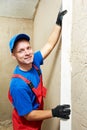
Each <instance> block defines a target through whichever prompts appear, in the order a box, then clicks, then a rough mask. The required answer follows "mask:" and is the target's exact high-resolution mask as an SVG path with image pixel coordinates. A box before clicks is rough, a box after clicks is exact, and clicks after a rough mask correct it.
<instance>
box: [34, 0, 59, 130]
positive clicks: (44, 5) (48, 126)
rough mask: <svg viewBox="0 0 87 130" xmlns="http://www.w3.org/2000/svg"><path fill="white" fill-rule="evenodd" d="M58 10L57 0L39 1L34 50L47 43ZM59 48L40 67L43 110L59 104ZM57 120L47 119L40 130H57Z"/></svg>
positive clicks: (35, 20) (35, 23)
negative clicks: (43, 96) (43, 95)
mask: <svg viewBox="0 0 87 130" xmlns="http://www.w3.org/2000/svg"><path fill="white" fill-rule="evenodd" d="M59 8H60V1H58V0H55V1H54V0H51V1H50V0H41V1H40V4H39V7H38V10H37V13H36V16H35V19H34V39H33V40H34V42H33V43H34V50H35V51H36V50H39V49H41V48H42V47H43V46H44V44H45V43H46V42H47V39H48V36H49V35H50V33H51V31H52V28H53V25H54V24H55V22H56V18H57V14H58V11H59ZM60 48H61V46H60V45H59V48H58V45H57V46H56V48H55V49H54V50H53V53H51V54H50V56H49V57H48V58H47V59H46V61H44V65H43V67H42V70H43V79H44V84H45V86H46V87H47V97H46V99H45V108H46V109H47V108H52V107H55V106H56V105H57V104H59V100H60V59H61V57H60ZM58 129H59V119H57V118H55V119H49V120H46V121H45V122H44V123H43V126H42V130H58Z"/></svg>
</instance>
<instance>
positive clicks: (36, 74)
mask: <svg viewBox="0 0 87 130" xmlns="http://www.w3.org/2000/svg"><path fill="white" fill-rule="evenodd" d="M42 64H43V58H42V55H41V53H40V51H38V52H36V53H35V54H34V61H33V66H32V69H31V70H29V71H22V70H20V68H19V66H16V68H15V70H14V74H13V76H12V79H11V82H10V89H9V92H8V96H9V100H10V101H11V103H12V104H13V107H14V109H13V114H12V121H13V129H14V130H40V128H41V123H42V121H27V120H26V119H25V118H24V115H26V114H28V113H30V112H31V111H33V110H39V109H40V110H43V97H45V96H46V88H44V86H43V81H42V73H41V69H40V65H42Z"/></svg>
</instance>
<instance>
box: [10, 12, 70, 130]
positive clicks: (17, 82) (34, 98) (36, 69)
mask: <svg viewBox="0 0 87 130" xmlns="http://www.w3.org/2000/svg"><path fill="white" fill-rule="evenodd" d="M66 12H67V11H66V10H65V11H63V12H59V14H58V17H57V21H56V25H55V26H54V29H53V32H52V33H51V35H50V36H49V39H48V41H47V43H46V44H45V46H44V47H43V48H42V49H41V50H40V51H38V52H36V53H33V50H32V48H31V45H30V37H29V36H28V35H26V34H18V35H15V36H14V37H12V39H11V40H10V43H9V46H10V51H11V53H12V56H13V57H14V58H16V60H17V62H18V65H17V66H16V68H15V70H14V73H13V76H12V79H11V83H10V89H9V93H8V96H9V99H10V101H11V103H12V104H13V107H14V109H13V113H12V121H13V129H14V130H41V124H42V121H43V120H45V119H48V118H52V117H59V118H64V119H69V115H70V106H69V105H67V104H65V105H58V106H56V107H55V108H53V109H51V110H50V109H49V110H43V105H44V103H43V97H45V96H46V88H45V87H44V86H43V82H42V73H41V69H40V65H42V64H43V60H45V59H46V57H47V56H48V55H49V54H50V52H51V51H52V50H53V48H54V46H55V45H56V43H57V40H58V39H59V37H60V32H61V26H62V18H63V16H64V15H65V14H66Z"/></svg>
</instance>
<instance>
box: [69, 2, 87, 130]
mask: <svg viewBox="0 0 87 130" xmlns="http://www.w3.org/2000/svg"><path fill="white" fill-rule="evenodd" d="M71 59H72V117H73V118H72V130H87V1H86V0H74V1H73V34H72V55H71Z"/></svg>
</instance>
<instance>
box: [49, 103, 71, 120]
mask: <svg viewBox="0 0 87 130" xmlns="http://www.w3.org/2000/svg"><path fill="white" fill-rule="evenodd" d="M70 112H71V110H70V105H67V104H65V105H58V106H57V107H55V108H53V109H52V115H53V117H59V118H63V119H69V115H70Z"/></svg>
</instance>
